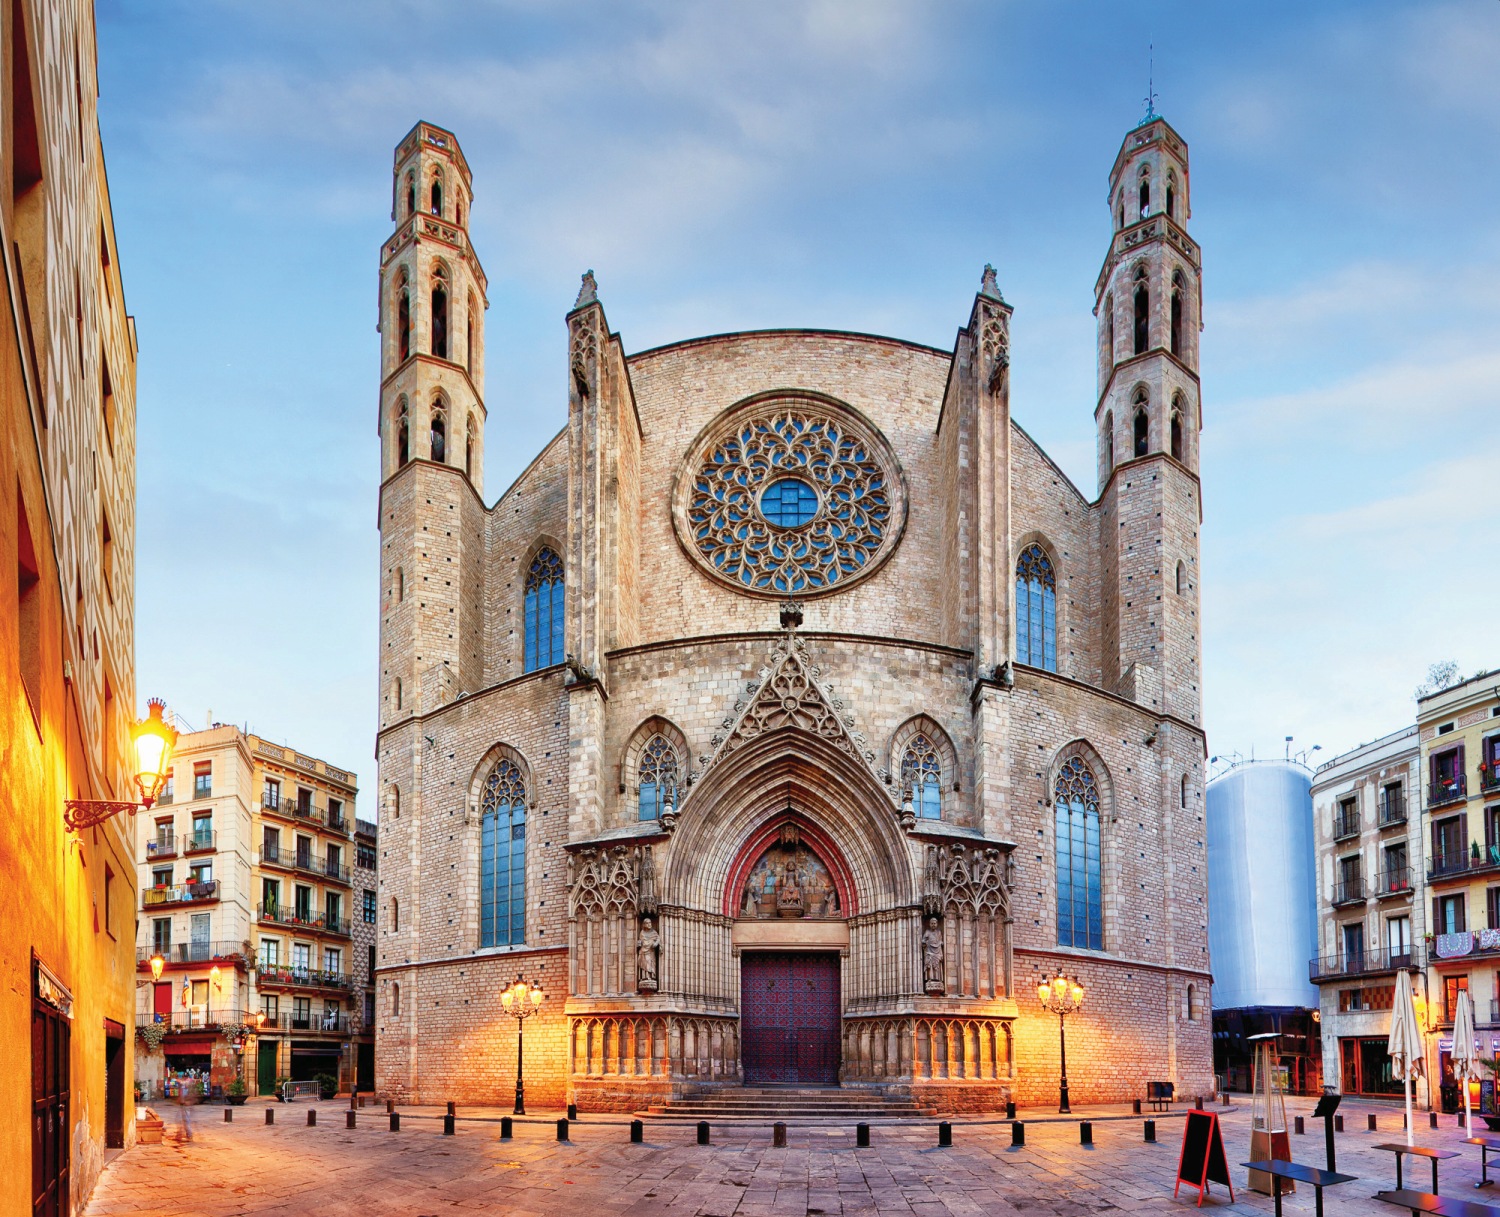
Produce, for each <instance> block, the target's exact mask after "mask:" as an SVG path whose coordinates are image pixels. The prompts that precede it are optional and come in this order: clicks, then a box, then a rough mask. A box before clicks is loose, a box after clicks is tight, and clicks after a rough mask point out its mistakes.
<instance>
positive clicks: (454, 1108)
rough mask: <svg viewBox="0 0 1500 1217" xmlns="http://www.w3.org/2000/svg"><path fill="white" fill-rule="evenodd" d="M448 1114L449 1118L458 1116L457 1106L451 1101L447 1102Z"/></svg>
mask: <svg viewBox="0 0 1500 1217" xmlns="http://www.w3.org/2000/svg"><path fill="white" fill-rule="evenodd" d="M448 1114H449V1115H450V1116H456V1115H457V1114H458V1104H457V1103H455V1102H454V1101H453V1100H452V1099H449V1100H448Z"/></svg>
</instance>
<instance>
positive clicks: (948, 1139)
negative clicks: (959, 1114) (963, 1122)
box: [938, 1120, 953, 1148]
mask: <svg viewBox="0 0 1500 1217" xmlns="http://www.w3.org/2000/svg"><path fill="white" fill-rule="evenodd" d="M938 1144H939V1145H940V1146H943V1147H945V1148H946V1147H947V1146H949V1145H952V1144H953V1125H951V1124H949V1123H948V1121H947V1120H944V1121H942V1122H941V1123H940V1124H939V1125H938Z"/></svg>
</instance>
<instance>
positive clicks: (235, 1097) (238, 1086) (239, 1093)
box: [224, 1078, 245, 1107]
mask: <svg viewBox="0 0 1500 1217" xmlns="http://www.w3.org/2000/svg"><path fill="white" fill-rule="evenodd" d="M224 1102H226V1103H228V1104H229V1105H230V1106H231V1107H243V1106H244V1105H245V1083H244V1082H243V1081H242V1080H241V1079H240V1078H235V1079H234V1081H232V1082H230V1083H229V1085H228V1086H226V1087H224Z"/></svg>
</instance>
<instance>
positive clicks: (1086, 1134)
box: [1078, 1120, 1094, 1145]
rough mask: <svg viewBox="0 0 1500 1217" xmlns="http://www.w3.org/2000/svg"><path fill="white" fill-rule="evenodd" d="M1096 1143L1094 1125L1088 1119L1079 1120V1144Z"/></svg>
mask: <svg viewBox="0 0 1500 1217" xmlns="http://www.w3.org/2000/svg"><path fill="white" fill-rule="evenodd" d="M1093 1143H1094V1126H1093V1124H1091V1123H1090V1122H1089V1121H1088V1120H1080V1121H1079V1122H1078V1144H1079V1145H1092V1144H1093Z"/></svg>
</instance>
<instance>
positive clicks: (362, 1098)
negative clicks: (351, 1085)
mask: <svg viewBox="0 0 1500 1217" xmlns="http://www.w3.org/2000/svg"><path fill="white" fill-rule="evenodd" d="M359 1105H360V1106H361V1107H363V1106H364V1105H365V1096H364V1095H360V1096H359Z"/></svg>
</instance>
